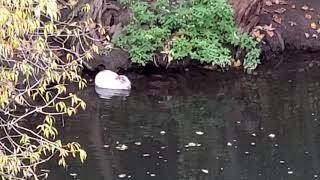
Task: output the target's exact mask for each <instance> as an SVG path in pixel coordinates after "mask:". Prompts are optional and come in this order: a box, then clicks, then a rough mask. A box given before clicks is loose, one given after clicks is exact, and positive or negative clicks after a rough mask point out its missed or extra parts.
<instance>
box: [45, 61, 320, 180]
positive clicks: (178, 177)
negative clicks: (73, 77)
mask: <svg viewBox="0 0 320 180" xmlns="http://www.w3.org/2000/svg"><path fill="white" fill-rule="evenodd" d="M269 69H272V70H263V71H261V72H259V73H258V75H243V74H241V73H237V74H232V73H227V74H219V73H209V72H194V71H190V72H185V73H183V74H170V73H169V74H167V75H163V74H161V73H160V74H157V75H152V76H135V77H133V76H132V80H133V84H134V85H135V88H133V90H132V91H131V94H130V96H129V97H126V99H123V98H120V97H113V98H111V99H100V98H99V97H98V95H96V93H95V90H94V87H89V88H87V89H86V90H85V91H84V92H82V93H81V96H82V97H83V98H84V99H86V100H87V110H86V111H85V112H81V113H80V114H79V115H78V116H77V117H74V119H70V120H68V121H66V124H65V127H64V128H63V129H60V132H61V133H60V136H61V137H62V138H63V139H64V140H66V141H78V142H80V143H81V144H82V145H83V146H84V147H85V149H86V151H87V153H88V160H87V161H86V164H85V165H80V164H79V162H78V161H77V160H71V161H70V165H69V167H68V168H67V172H65V171H64V170H63V169H62V168H59V167H57V166H56V165H55V164H52V165H51V167H50V169H51V174H50V176H49V179H52V180H55V179H59V180H61V179H81V180H114V179H135V180H149V179H157V180H216V179H217V180H234V179H240V180H242V179H244V180H245V179H248V180H257V179H263V180H264V179H265V180H282V179H290V180H295V179H296V180H301V179H317V178H318V176H320V161H319V160H320V151H319V149H320V131H319V128H320V112H319V106H320V99H319V98H320V83H319V81H320V73H318V70H319V67H316V65H314V64H310V63H309V62H304V61H299V62H297V63H292V62H291V63H286V62H283V64H281V65H280V66H279V67H277V68H269ZM273 135H275V137H274V138H273ZM122 144H124V145H125V146H123V147H126V146H127V147H128V149H126V148H123V149H126V150H123V151H121V150H119V149H121V147H120V146H121V145H122ZM117 147H120V148H118V149H117ZM70 173H76V174H77V175H76V176H70Z"/></svg>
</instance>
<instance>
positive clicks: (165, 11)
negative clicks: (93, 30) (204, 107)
mask: <svg viewBox="0 0 320 180" xmlns="http://www.w3.org/2000/svg"><path fill="white" fill-rule="evenodd" d="M121 2H122V3H124V4H126V5H129V6H130V7H131V8H132V11H133V14H134V19H133V21H132V22H131V23H130V24H129V25H128V26H127V27H126V34H124V35H122V36H120V37H119V38H117V39H115V40H114V43H115V44H116V45H118V46H121V47H126V46H129V53H130V56H131V59H132V61H133V62H134V63H138V64H142V65H145V64H147V63H150V62H152V61H153V60H154V58H155V57H157V55H158V54H159V53H160V54H162V55H163V56H162V57H163V58H166V60H167V61H168V62H169V63H170V61H172V60H181V59H184V58H191V59H194V60H199V61H200V62H201V63H209V64H212V65H218V66H220V67H222V68H223V67H226V66H230V65H231V62H232V57H231V51H230V49H229V48H227V47H228V46H229V47H230V45H232V46H234V47H240V48H241V49H242V50H244V51H245V52H246V55H245V58H244V62H243V66H244V68H245V69H247V70H253V69H255V68H256V67H257V65H258V64H259V55H260V50H259V49H258V48H257V47H256V46H257V42H256V41H255V40H253V38H251V37H250V36H248V35H247V34H244V35H241V34H240V32H239V30H238V29H237V28H236V27H235V24H234V18H233V11H232V10H233V9H232V7H231V6H230V5H228V4H227V3H226V2H225V0H178V1H170V0H157V1H155V2H154V3H148V2H145V1H142V0H122V1H121Z"/></svg>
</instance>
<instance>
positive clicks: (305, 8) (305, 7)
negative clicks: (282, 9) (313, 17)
mask: <svg viewBox="0 0 320 180" xmlns="http://www.w3.org/2000/svg"><path fill="white" fill-rule="evenodd" d="M301 9H302V10H304V11H308V10H309V7H308V6H307V5H304V6H302V7H301Z"/></svg>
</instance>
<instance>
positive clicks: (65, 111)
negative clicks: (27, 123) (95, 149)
mask: <svg viewBox="0 0 320 180" xmlns="http://www.w3.org/2000/svg"><path fill="white" fill-rule="evenodd" d="M68 3H69V6H70V7H74V6H75V5H76V3H77V0H70V1H68ZM59 7H61V5H59V3H58V1H57V0H0V111H1V112H2V113H3V114H4V115H6V116H7V122H6V123H4V122H2V121H1V122H0V123H2V124H0V125H1V127H4V129H6V128H7V129H8V128H11V130H12V127H14V128H13V129H14V130H16V132H15V134H17V135H16V137H15V138H13V137H10V136H7V137H6V138H7V139H8V140H9V141H12V142H16V143H12V144H9V145H3V144H0V174H1V175H2V176H3V177H4V178H14V177H17V178H18V177H19V178H21V179H38V178H39V177H40V175H38V174H37V173H36V172H38V171H37V170H36V167H37V165H39V164H41V163H43V162H44V159H46V158H48V157H51V156H52V155H53V154H56V153H57V154H58V155H59V156H60V160H59V161H58V164H59V165H62V166H64V167H65V166H66V161H65V158H66V157H67V156H69V155H72V156H74V157H75V156H76V155H79V157H80V160H81V162H83V161H84V160H85V159H86V156H87V155H86V153H85V151H84V150H82V149H81V147H80V145H79V144H77V143H69V144H67V145H63V144H62V142H61V141H60V140H56V141H53V140H54V139H55V138H56V135H57V134H58V132H57V129H56V128H55V127H54V125H55V117H54V116H55V115H68V116H71V115H74V114H75V113H76V112H77V111H78V108H82V109H85V107H86V104H85V102H84V101H82V100H81V99H80V98H79V97H77V96H76V95H75V94H68V93H67V87H66V84H67V82H68V83H69V82H74V83H78V86H79V89H82V88H84V87H85V86H86V80H85V79H83V78H82V77H81V76H80V74H79V70H80V69H81V66H82V61H83V60H84V59H92V58H93V54H94V53H99V47H98V46H97V45H96V44H95V42H94V41H93V40H94V38H91V37H90V34H88V32H87V31H83V29H85V30H89V29H93V28H95V27H99V32H101V33H103V34H104V33H105V32H104V29H103V28H102V27H101V26H98V25H96V24H95V23H94V22H93V21H92V20H88V21H86V22H73V23H66V22H61V21H60V19H59V18H60V11H59ZM82 10H83V11H85V12H89V11H90V6H89V5H88V4H85V5H84V6H83V7H82ZM84 34H85V35H84ZM84 38H88V39H86V40H85V41H83V39H84ZM70 40H72V41H71V42H75V43H79V44H71V45H70V47H66V46H65V44H64V43H65V42H66V41H70ZM83 42H86V44H81V43H83ZM61 52H63V53H62V54H61ZM17 105H20V106H22V107H23V108H24V109H25V113H24V114H21V112H20V113H19V112H18V111H17ZM20 109H21V107H20ZM35 113H36V114H42V115H43V116H44V117H45V118H44V119H43V120H41V122H37V121H38V119H35V118H30V115H32V114H35ZM36 117H41V116H36ZM26 119H27V120H32V121H36V122H37V124H38V125H37V131H32V130H30V129H27V128H25V127H22V126H21V125H20V123H19V122H20V121H22V120H26ZM13 134H14V133H13ZM2 138H3V137H2ZM2 146H6V147H2ZM7 146H8V147H7ZM22 147H23V148H22ZM3 149H13V150H14V153H12V152H10V151H5V150H3ZM26 160H28V161H26Z"/></svg>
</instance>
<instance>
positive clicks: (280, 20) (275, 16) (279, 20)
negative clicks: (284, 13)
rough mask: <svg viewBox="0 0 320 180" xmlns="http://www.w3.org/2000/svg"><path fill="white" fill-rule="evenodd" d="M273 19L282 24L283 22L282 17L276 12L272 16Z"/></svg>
mask: <svg viewBox="0 0 320 180" xmlns="http://www.w3.org/2000/svg"><path fill="white" fill-rule="evenodd" d="M272 20H273V21H274V22H276V23H278V24H281V23H282V19H281V17H279V16H278V15H276V14H274V15H273V16H272Z"/></svg>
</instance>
